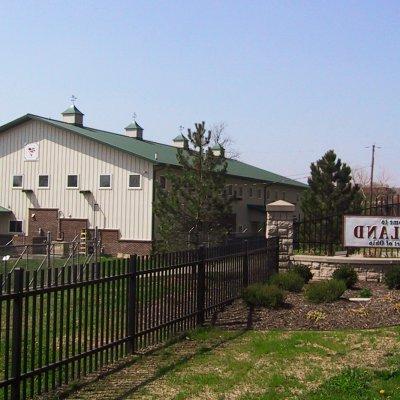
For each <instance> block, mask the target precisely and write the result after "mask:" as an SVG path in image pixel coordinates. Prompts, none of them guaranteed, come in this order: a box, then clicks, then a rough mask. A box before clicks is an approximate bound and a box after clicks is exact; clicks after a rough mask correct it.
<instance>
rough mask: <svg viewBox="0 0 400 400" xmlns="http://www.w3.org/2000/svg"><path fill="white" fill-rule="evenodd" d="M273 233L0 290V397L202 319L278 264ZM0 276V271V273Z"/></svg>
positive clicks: (20, 281)
mask: <svg viewBox="0 0 400 400" xmlns="http://www.w3.org/2000/svg"><path fill="white" fill-rule="evenodd" d="M278 248H279V246H278V239H277V238H270V239H267V240H266V239H264V241H263V243H262V245H255V244H254V243H253V244H252V245H249V243H247V242H244V243H243V244H242V245H240V246H238V245H237V244H235V245H228V246H223V247H216V248H207V249H206V248H203V247H202V248H200V249H199V250H197V251H184V252H177V253H169V254H162V255H154V256H142V257H138V256H131V257H130V259H115V260H110V261H106V262H102V263H100V262H98V263H91V264H83V265H72V266H66V267H62V268H50V269H48V270H40V271H36V270H35V271H29V270H24V269H19V268H18V269H15V270H14V271H13V273H12V274H8V277H7V278H8V279H5V280H4V281H5V282H6V285H5V286H4V288H3V289H0V325H1V330H0V374H1V375H0V387H1V390H2V392H1V393H2V394H1V398H2V399H12V400H18V399H25V398H30V397H33V396H35V395H40V394H43V393H45V392H49V391H51V390H54V389H56V388H57V387H60V386H62V385H64V384H68V383H70V382H71V381H74V380H77V379H79V378H81V377H82V376H84V375H86V374H88V373H90V372H92V371H95V370H97V369H99V368H101V367H102V366H104V365H107V364H109V363H111V362H113V361H115V360H117V359H120V358H121V357H123V356H125V355H127V354H131V353H134V352H136V351H140V350H142V349H145V348H147V347H148V346H151V345H155V344H159V343H162V342H164V341H165V340H167V339H168V338H170V337H172V336H173V335H176V334H178V333H180V332H184V331H186V330H188V329H191V328H194V327H195V326H196V325H199V324H202V323H203V322H204V321H205V320H206V319H207V318H209V317H211V316H212V315H213V314H214V313H216V312H217V311H218V310H219V309H220V308H221V307H222V306H224V305H225V304H227V303H229V302H231V301H232V300H234V299H235V298H237V297H238V296H240V293H241V290H242V288H243V287H244V286H246V285H247V284H248V283H252V282H260V281H265V280H266V279H267V278H268V276H269V275H270V274H271V273H273V272H275V271H277V268H278V258H279V254H278V252H279V250H278ZM2 279H4V277H2Z"/></svg>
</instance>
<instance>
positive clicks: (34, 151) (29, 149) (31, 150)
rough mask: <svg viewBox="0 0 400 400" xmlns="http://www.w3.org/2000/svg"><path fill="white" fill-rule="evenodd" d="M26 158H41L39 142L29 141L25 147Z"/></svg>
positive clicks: (30, 159)
mask: <svg viewBox="0 0 400 400" xmlns="http://www.w3.org/2000/svg"><path fill="white" fill-rule="evenodd" d="M24 155H25V160H27V161H35V160H37V159H38V158H39V143H28V144H26V145H25V148H24Z"/></svg>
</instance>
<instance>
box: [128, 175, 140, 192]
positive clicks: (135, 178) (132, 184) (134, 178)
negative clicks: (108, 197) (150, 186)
mask: <svg viewBox="0 0 400 400" xmlns="http://www.w3.org/2000/svg"><path fill="white" fill-rule="evenodd" d="M129 188H130V189H140V175H138V174H134V175H129Z"/></svg>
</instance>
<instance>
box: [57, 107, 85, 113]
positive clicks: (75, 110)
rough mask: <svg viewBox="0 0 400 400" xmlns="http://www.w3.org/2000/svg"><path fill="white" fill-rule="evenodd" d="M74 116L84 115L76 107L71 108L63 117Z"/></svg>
mask: <svg viewBox="0 0 400 400" xmlns="http://www.w3.org/2000/svg"><path fill="white" fill-rule="evenodd" d="M74 114H80V115H84V114H83V113H82V112H81V111H79V110H78V109H77V108H76V107H75V106H74V105H71V106H69V107H68V108H67V109H66V110H65V111H64V112H63V113H62V115H74Z"/></svg>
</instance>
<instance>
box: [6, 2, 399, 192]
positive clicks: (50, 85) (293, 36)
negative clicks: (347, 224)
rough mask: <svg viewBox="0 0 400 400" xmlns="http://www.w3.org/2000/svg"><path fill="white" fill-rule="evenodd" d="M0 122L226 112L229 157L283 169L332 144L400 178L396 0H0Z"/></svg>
mask: <svg viewBox="0 0 400 400" xmlns="http://www.w3.org/2000/svg"><path fill="white" fill-rule="evenodd" d="M0 18H1V24H0V43H1V59H0V60H1V61H0V103H1V108H0V123H5V122H8V121H9V120H11V119H13V118H16V117H19V116H21V115H23V114H25V113H28V112H30V113H35V114H39V115H43V116H50V117H52V118H59V113H60V112H61V111H63V110H64V109H65V108H66V107H67V106H68V105H69V101H68V98H69V97H70V95H71V94H74V95H76V96H77V97H78V101H77V106H78V107H79V108H80V109H81V110H82V111H83V112H84V113H85V123H86V124H87V125H88V126H94V127H98V128H102V129H106V130H111V131H116V132H123V127H124V126H126V125H127V124H128V123H129V122H130V120H131V116H132V114H133V113H134V112H136V113H137V115H138V117H137V120H138V122H139V123H140V124H141V125H142V126H143V127H144V129H145V131H144V134H145V136H146V138H148V139H152V140H157V141H162V142H170V141H171V139H172V138H173V137H174V136H176V134H177V133H178V127H179V125H183V126H184V127H191V126H192V125H193V123H194V122H196V121H200V120H205V121H206V122H208V123H215V122H218V121H224V122H225V123H226V124H227V125H228V128H227V133H228V134H229V135H230V136H231V137H232V138H233V140H234V141H235V147H236V148H237V149H238V150H239V152H240V153H241V159H242V160H243V161H246V162H250V163H253V164H255V165H257V166H260V167H262V168H265V169H269V170H272V171H274V172H278V173H282V174H285V175H287V176H291V177H293V178H297V177H299V178H300V180H303V181H304V180H305V179H304V177H305V176H306V175H307V173H308V171H309V164H310V162H311V161H314V160H316V159H317V158H319V157H320V156H321V155H322V154H323V153H324V152H325V151H326V150H328V149H330V148H333V149H335V150H336V151H337V153H338V154H339V155H340V156H341V158H342V159H343V160H345V161H347V162H348V163H349V164H350V165H351V166H353V167H357V168H364V170H365V171H366V172H368V168H369V167H368V166H369V164H370V149H368V148H366V146H369V145H371V144H372V143H373V142H375V143H377V145H379V146H381V149H378V151H377V156H376V163H377V170H378V174H379V171H381V170H382V169H384V170H385V172H386V174H387V175H388V176H389V177H390V178H391V181H392V183H394V184H396V185H400V173H399V168H398V162H397V160H398V157H397V155H398V153H399V147H400V146H399V139H398V138H399V136H400V101H399V100H400V75H399V74H400V2H399V1H336V0H335V1H283V0H280V1H233V0H231V1H205V0H203V1H115V2H110V1H101V0H98V1H80V2H78V1H76V2H75V1H65V0H64V1H51V2H50V1H41V2H36V1H35V2H34V1H29V2H28V1H24V2H22V1H4V0H3V1H2V5H1V7H0Z"/></svg>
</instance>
